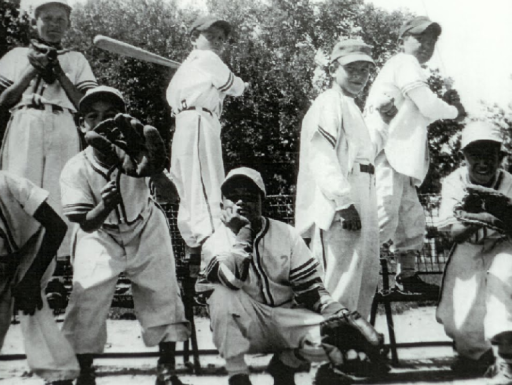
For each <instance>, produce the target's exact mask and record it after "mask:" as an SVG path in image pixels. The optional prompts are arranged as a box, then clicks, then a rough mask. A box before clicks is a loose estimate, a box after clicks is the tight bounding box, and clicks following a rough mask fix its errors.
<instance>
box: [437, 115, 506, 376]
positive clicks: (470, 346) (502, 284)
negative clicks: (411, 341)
mask: <svg viewBox="0 0 512 385" xmlns="http://www.w3.org/2000/svg"><path fill="white" fill-rule="evenodd" d="M502 142H503V137H502V134H501V132H500V130H499V128H498V127H495V126H493V125H492V124H489V123H486V122H473V123H470V124H468V125H467V126H466V127H465V128H464V130H463V132H462V140H461V148H462V152H463V154H464V158H465V160H466V164H465V166H463V167H461V168H459V169H457V170H455V171H454V172H453V173H452V174H450V175H449V176H448V177H446V179H445V180H444V182H443V189H442V192H441V198H442V201H441V208H440V212H439V215H440V224H439V229H440V230H443V231H446V232H448V233H449V234H450V235H451V237H452V238H453V239H454V241H455V246H454V248H453V249H452V252H451V255H450V259H449V261H448V264H447V265H446V271H445V276H444V280H443V287H442V293H441V301H440V303H439V307H438V309H437V320H438V321H439V322H440V323H442V324H443V325H444V329H445V331H446V334H447V335H448V336H450V337H451V338H452V339H453V340H454V343H455V350H456V351H457V354H458V357H457V360H456V361H455V362H454V364H453V365H452V369H454V370H456V371H461V372H463V373H469V372H471V373H474V374H480V375H481V374H483V373H484V371H485V370H486V368H487V367H488V366H489V364H490V363H492V361H493V359H494V358H493V356H496V361H497V362H496V366H495V367H494V368H492V369H491V370H490V371H489V374H490V375H491V376H494V377H495V378H494V379H493V380H491V381H490V382H489V383H490V384H507V385H510V384H512V243H511V241H510V236H511V235H512V234H510V233H509V234H506V233H505V234H503V233H499V232H497V231H496V230H493V229H490V228H487V227H485V226H482V225H476V224H467V223H464V222H463V221H460V220H458V219H457V218H456V217H455V215H454V208H455V206H456V204H457V203H459V202H460V201H461V200H462V197H463V196H464V195H465V192H466V188H467V187H470V186H485V187H489V188H492V189H494V190H496V192H498V193H501V194H503V195H505V196H506V197H508V198H510V199H511V202H512V175H510V174H509V173H508V172H506V171H505V170H503V169H500V164H501V161H502V160H503V155H504V153H503V152H502V151H501V146H502ZM472 216H473V218H478V217H482V219H484V220H485V221H487V222H488V219H486V218H485V217H489V216H490V217H491V218H492V215H491V214H489V213H487V212H482V213H480V214H472ZM493 352H494V354H493Z"/></svg>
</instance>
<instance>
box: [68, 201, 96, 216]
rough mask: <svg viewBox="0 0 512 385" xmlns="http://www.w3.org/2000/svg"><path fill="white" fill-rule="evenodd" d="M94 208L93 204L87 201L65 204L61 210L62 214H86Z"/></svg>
mask: <svg viewBox="0 0 512 385" xmlns="http://www.w3.org/2000/svg"><path fill="white" fill-rule="evenodd" d="M93 208H94V205H92V204H87V203H81V204H80V203H79V204H74V205H66V206H64V207H63V208H62V212H63V213H64V215H73V214H86V213H87V212H89V211H90V210H92V209H93Z"/></svg>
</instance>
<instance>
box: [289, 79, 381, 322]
mask: <svg viewBox="0 0 512 385" xmlns="http://www.w3.org/2000/svg"><path fill="white" fill-rule="evenodd" d="M374 158H375V153H374V148H373V146H372V145H371V141H370V138H369V134H368V130H367V128H366V125H365V122H364V120H363V117H362V115H361V112H360V110H359V108H358V107H357V106H356V104H355V103H354V101H353V99H351V98H349V97H347V96H345V95H343V92H342V90H341V88H340V86H339V85H338V84H336V83H335V84H334V85H333V87H332V88H331V89H329V90H327V91H325V92H324V93H322V94H321V95H320V96H319V97H318V98H317V99H316V100H315V101H314V103H313V104H312V106H311V107H310V109H309V111H308V113H307V114H306V116H305V117H304V120H303V123H302V131H301V148H300V168H299V176H298V180H297V200H296V213H295V226H296V228H297V229H298V230H299V233H300V234H301V235H302V236H303V237H308V238H311V237H313V235H315V234H317V233H318V231H319V233H320V239H316V240H314V241H313V242H312V245H311V247H312V251H313V252H314V254H315V256H317V258H319V259H320V260H321V261H322V263H323V267H324V269H325V279H324V280H325V285H326V288H327V290H328V291H329V292H330V293H331V294H332V296H333V298H334V299H335V300H337V301H339V302H340V303H342V304H343V305H344V306H346V307H348V308H349V309H355V310H358V311H359V313H361V315H362V316H363V317H367V316H368V315H369V312H370V307H371V301H372V298H373V295H374V293H375V289H376V287H377V283H378V274H379V244H378V223H377V203H376V196H375V179H374V175H373V170H374V168H373V162H374ZM352 204H353V205H354V206H355V207H356V209H357V211H358V213H359V216H360V218H361V229H360V230H358V231H349V230H346V229H343V228H342V222H341V221H342V218H341V217H340V216H339V214H338V213H337V211H339V210H341V209H345V208H348V207H349V206H350V205H352Z"/></svg>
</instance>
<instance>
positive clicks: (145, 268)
mask: <svg viewBox="0 0 512 385" xmlns="http://www.w3.org/2000/svg"><path fill="white" fill-rule="evenodd" d="M125 108H126V107H125V102H124V99H123V97H122V95H121V94H120V92H119V91H117V90H116V89H113V88H111V87H106V86H100V87H97V88H94V89H92V90H89V91H88V92H87V93H86V95H85V96H84V97H83V98H82V100H81V101H80V112H81V113H82V114H84V124H83V126H82V127H83V130H84V131H89V130H91V129H93V128H94V127H96V126H97V125H98V124H99V123H100V122H102V121H104V120H106V119H108V118H113V117H114V116H116V114H118V113H120V112H124V111H125ZM127 118H129V119H132V118H131V117H130V116H129V115H128V116H127ZM111 166H112V165H111V164H109V161H108V159H106V158H105V156H103V155H102V153H101V152H99V151H97V150H96V149H94V148H93V147H88V148H86V149H85V150H84V151H82V152H81V153H79V154H78V155H76V156H75V157H73V158H72V159H71V160H70V161H69V162H68V163H67V164H66V166H65V167H64V170H63V171H62V176H61V187H62V205H63V208H64V213H65V215H66V216H67V217H68V218H69V220H70V221H71V222H75V223H77V224H78V226H76V228H75V232H74V234H73V245H74V247H73V250H72V258H73V270H74V273H73V291H72V293H71V297H70V303H69V305H68V308H67V312H66V317H65V320H64V326H63V332H64V334H65V335H66V337H67V338H68V339H69V341H70V342H71V344H72V345H73V347H74V349H75V352H76V353H77V356H78V360H79V363H80V366H81V373H80V377H79V380H78V384H80V385H82V384H83V385H86V384H95V380H94V372H93V370H92V358H93V355H94V354H99V353H101V352H103V349H104V347H105V342H106V337H107V335H106V318H107V314H108V310H109V308H110V304H111V302H112V297H113V295H114V292H115V288H116V283H117V279H118V276H119V274H120V273H122V272H124V273H125V274H126V275H127V277H128V278H129V279H130V280H131V282H132V290H133V299H134V305H135V312H136V314H137V319H138V320H139V322H140V324H141V327H142V338H143V340H144V343H145V344H146V345H147V346H154V345H157V344H159V347H160V358H159V360H158V374H157V376H158V377H157V385H164V384H166V385H167V384H172V385H179V384H181V381H180V380H179V379H178V378H177V377H176V373H175V368H174V364H175V363H174V353H175V342H176V341H185V340H187V338H188V337H189V326H188V322H187V320H186V319H185V315H184V308H183V304H182V301H181V297H180V291H179V287H178V283H177V280H176V275H175V264H174V256H173V250H172V245H171V237H170V234H169V230H168V226H167V220H166V218H165V216H164V213H163V212H162V211H161V210H160V209H159V207H158V206H156V205H155V204H154V202H153V200H152V199H151V197H150V192H149V188H148V181H147V180H145V179H144V178H133V177H129V176H127V175H126V174H121V175H118V176H117V180H118V182H117V181H116V171H114V172H113V173H109V169H110V168H111ZM117 172H118V173H119V172H120V171H119V170H117Z"/></svg>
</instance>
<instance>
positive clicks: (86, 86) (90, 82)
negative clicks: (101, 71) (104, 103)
mask: <svg viewBox="0 0 512 385" xmlns="http://www.w3.org/2000/svg"><path fill="white" fill-rule="evenodd" d="M94 87H98V83H97V82H95V81H93V80H84V81H83V82H80V83H78V84H77V85H76V88H77V89H78V90H80V91H83V90H88V89H89V88H94Z"/></svg>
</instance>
